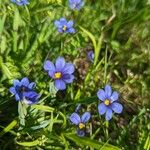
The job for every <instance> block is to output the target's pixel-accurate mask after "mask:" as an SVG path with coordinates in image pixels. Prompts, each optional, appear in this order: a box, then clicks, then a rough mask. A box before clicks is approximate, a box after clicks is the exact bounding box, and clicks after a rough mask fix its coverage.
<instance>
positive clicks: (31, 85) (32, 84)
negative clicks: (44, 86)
mask: <svg viewBox="0 0 150 150" xmlns="http://www.w3.org/2000/svg"><path fill="white" fill-rule="evenodd" d="M35 86H36V84H35V82H31V83H30V84H29V85H28V88H29V89H33V88H34V87H35Z"/></svg>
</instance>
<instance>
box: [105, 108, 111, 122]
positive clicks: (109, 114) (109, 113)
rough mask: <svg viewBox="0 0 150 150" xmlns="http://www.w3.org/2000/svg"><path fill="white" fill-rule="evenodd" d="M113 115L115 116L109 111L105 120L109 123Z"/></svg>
mask: <svg viewBox="0 0 150 150" xmlns="http://www.w3.org/2000/svg"><path fill="white" fill-rule="evenodd" d="M112 115H113V113H112V110H111V109H107V111H106V116H105V119H106V120H107V121H109V120H110V119H111V118H112Z"/></svg>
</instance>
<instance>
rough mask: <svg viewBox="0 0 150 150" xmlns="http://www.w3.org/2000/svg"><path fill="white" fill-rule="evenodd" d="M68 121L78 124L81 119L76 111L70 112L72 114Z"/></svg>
mask: <svg viewBox="0 0 150 150" xmlns="http://www.w3.org/2000/svg"><path fill="white" fill-rule="evenodd" d="M70 121H71V122H72V123H73V124H75V125H78V124H79V123H80V122H81V119H80V116H79V115H78V114H77V113H72V115H71V116H70Z"/></svg>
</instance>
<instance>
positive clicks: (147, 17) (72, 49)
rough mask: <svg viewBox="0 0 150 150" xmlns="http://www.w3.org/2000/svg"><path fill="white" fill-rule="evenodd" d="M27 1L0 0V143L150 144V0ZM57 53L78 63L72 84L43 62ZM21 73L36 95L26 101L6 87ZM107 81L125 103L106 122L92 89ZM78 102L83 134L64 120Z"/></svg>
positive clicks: (130, 146) (76, 146)
mask: <svg viewBox="0 0 150 150" xmlns="http://www.w3.org/2000/svg"><path fill="white" fill-rule="evenodd" d="M29 2H30V4H29V5H26V6H17V5H15V4H14V3H12V2H11V1H10V0H0V10H1V11H0V128H1V132H0V137H1V140H0V149H3V150H7V149H10V148H12V147H14V149H18V150H22V149H31V150H32V149H33V150H34V149H38V150H41V149H52V150H54V149H59V150H60V149H61V150H64V149H65V150H67V149H68V150H70V149H72V150H74V149H90V150H94V149H100V150H107V149H109V150H111V149H112V150H115V149H116V150H117V149H123V150H131V149H137V150H142V149H144V150H148V149H150V134H149V130H150V121H149V120H150V116H149V113H150V109H149V108H150V101H149V97H150V93H149V91H150V44H149V43H150V1H149V0H107V1H104V0H99V1H96V0H85V6H84V7H83V8H82V9H81V10H80V11H72V10H71V9H70V8H69V7H68V1H65V0H40V1H36V0H30V1H29ZM60 17H66V18H67V19H68V20H69V19H73V20H74V22H75V29H76V33H75V34H73V35H70V34H69V35H68V34H59V33H58V32H57V30H56V28H55V26H54V21H55V20H56V19H59V18H60ZM89 50H93V51H94V53H95V58H94V63H91V62H90V61H89V60H88V59H87V52H88V51H89ZM58 56H64V57H65V58H66V59H67V61H71V62H73V63H74V64H75V67H76V72H75V76H76V78H75V80H74V82H73V84H72V85H68V87H67V89H66V90H65V91H62V92H60V91H57V90H56V89H55V87H54V85H53V82H51V81H50V78H49V77H48V76H47V74H46V73H45V72H44V69H43V63H44V61H45V60H46V59H49V60H52V61H55V58H57V57H58ZM25 76H27V77H29V79H30V81H35V82H36V84H37V87H36V88H37V89H36V90H37V91H38V92H39V93H40V94H41V98H40V100H39V102H38V103H37V104H35V105H32V106H27V105H24V104H23V103H21V102H19V103H18V102H16V101H15V99H14V97H13V96H11V94H10V93H9V87H10V86H12V81H13V79H21V78H22V77H25ZM106 83H110V84H111V85H112V86H113V88H114V89H116V90H117V91H119V92H120V101H121V103H122V104H123V105H124V111H123V113H122V114H121V115H120V116H119V115H118V116H115V115H114V117H113V119H112V120H111V121H110V123H109V126H108V124H107V123H106V122H105V120H104V117H103V116H102V117H100V116H99V114H98V113H97V103H98V102H97V97H96V92H97V90H98V89H99V88H102V87H103V86H104V85H105V84H106ZM17 104H18V105H17ZM78 104H82V110H81V112H82V111H83V112H84V111H86V110H88V111H91V114H93V116H92V119H91V121H90V123H88V124H87V130H88V131H89V132H87V134H86V137H84V138H81V137H77V136H76V135H74V133H75V132H76V131H75V130H76V127H74V126H73V125H71V123H70V122H69V119H68V118H69V116H70V115H71V113H73V112H74V111H75V108H76V106H77V105H78Z"/></svg>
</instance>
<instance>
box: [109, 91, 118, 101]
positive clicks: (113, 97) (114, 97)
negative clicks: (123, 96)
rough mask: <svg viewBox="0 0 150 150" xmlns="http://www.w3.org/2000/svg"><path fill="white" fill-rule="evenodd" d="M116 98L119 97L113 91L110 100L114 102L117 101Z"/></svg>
mask: <svg viewBox="0 0 150 150" xmlns="http://www.w3.org/2000/svg"><path fill="white" fill-rule="evenodd" d="M118 97H119V93H118V92H116V91H115V92H113V93H112V95H111V97H110V99H111V101H112V102H114V101H116V100H118Z"/></svg>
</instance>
